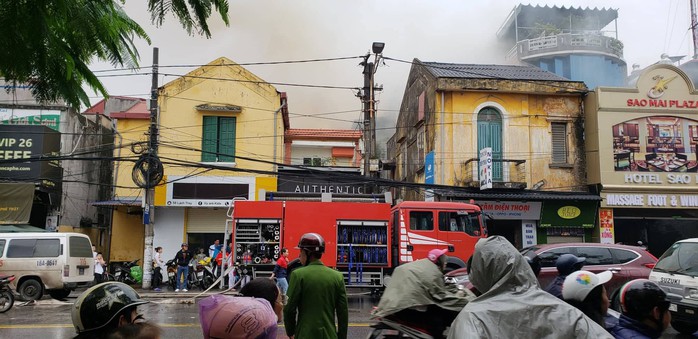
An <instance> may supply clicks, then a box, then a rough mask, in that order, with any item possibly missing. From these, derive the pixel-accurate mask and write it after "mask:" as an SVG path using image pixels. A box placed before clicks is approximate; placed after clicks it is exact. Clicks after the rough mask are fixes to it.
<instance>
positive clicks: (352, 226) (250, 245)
mask: <svg viewBox="0 0 698 339" xmlns="http://www.w3.org/2000/svg"><path fill="white" fill-rule="evenodd" d="M270 193H271V192H270ZM270 193H267V194H264V196H265V197H267V198H269V197H274V198H273V199H275V200H272V201H245V200H234V201H233V202H232V203H231V206H230V208H229V210H228V216H229V220H228V223H229V225H230V226H229V227H230V229H231V233H230V234H231V238H232V248H233V251H234V252H235V253H233V255H234V256H235V261H236V262H238V263H239V264H241V265H251V266H252V267H253V271H254V272H255V276H268V275H269V274H270V273H271V271H272V270H273V268H274V264H275V262H276V259H278V257H279V253H280V251H281V249H282V248H287V249H288V250H289V258H291V259H293V258H297V257H298V254H299V253H298V250H297V249H295V246H296V245H297V244H298V239H299V238H300V237H301V235H303V234H304V233H308V232H315V233H318V234H320V235H322V236H323V237H324V238H325V242H326V248H325V254H324V255H323V257H322V261H323V263H324V264H325V265H327V266H329V267H334V268H337V269H338V270H340V271H342V272H343V273H344V274H345V277H346V282H347V286H350V287H351V286H354V287H374V288H380V287H382V286H384V284H386V283H387V281H388V279H389V278H390V274H391V272H392V270H393V268H394V267H396V266H397V265H400V264H402V263H405V262H410V261H413V260H417V259H421V258H426V256H427V252H429V250H431V249H434V248H444V249H448V255H449V258H450V260H449V263H448V267H449V268H450V269H457V268H462V267H465V262H466V261H467V259H468V258H470V256H471V255H472V253H473V249H474V247H475V243H476V242H477V240H478V239H480V238H484V237H486V236H487V229H486V227H485V226H484V225H485V224H484V221H483V219H482V214H481V211H480V207H478V206H477V205H473V204H466V203H456V202H426V201H405V202H400V203H398V204H396V205H394V206H392V205H391V199H390V195H389V193H388V194H387V195H386V198H385V199H382V200H381V202H360V201H361V198H360V197H357V196H351V197H349V196H348V195H345V196H344V197H342V196H341V195H337V196H335V197H330V198H327V196H328V195H325V197H323V200H324V201H307V198H305V197H304V198H293V197H279V196H278V195H277V196H275V195H274V194H273V193H272V194H270ZM330 196H331V195H330ZM298 199H300V200H298ZM369 199H374V200H375V196H370V197H369ZM328 200H331V201H328ZM342 200H344V201H342ZM347 200H348V201H347ZM357 201H359V202H357Z"/></svg>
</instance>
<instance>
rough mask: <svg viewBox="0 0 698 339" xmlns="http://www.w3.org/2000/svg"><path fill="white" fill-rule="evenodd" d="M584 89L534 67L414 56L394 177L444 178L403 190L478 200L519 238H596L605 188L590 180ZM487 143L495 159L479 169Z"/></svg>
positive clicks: (523, 241)
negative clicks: (593, 187)
mask: <svg viewBox="0 0 698 339" xmlns="http://www.w3.org/2000/svg"><path fill="white" fill-rule="evenodd" d="M585 92H586V86H585V85H584V84H583V83H582V82H577V81H570V80H567V79H565V78H562V77H559V76H557V75H555V74H553V73H549V72H546V71H543V70H541V69H539V68H536V67H531V66H506V65H466V64H446V63H437V62H421V61H419V60H417V59H415V60H414V63H413V66H412V69H411V71H410V75H409V77H408V81H407V86H406V89H405V94H404V96H403V101H402V105H401V108H400V114H399V117H398V119H397V128H396V133H395V135H394V136H393V137H392V138H391V139H390V140H389V144H388V147H387V149H388V152H389V159H391V160H393V161H392V162H393V163H394V166H395V169H394V176H393V178H394V179H396V180H401V181H407V182H414V183H426V184H434V185H441V186H435V187H434V188H433V189H432V190H426V191H416V190H412V189H406V190H402V191H398V192H396V196H398V197H399V198H402V199H405V200H424V199H427V200H429V199H437V200H461V201H469V200H470V199H473V200H474V201H475V202H476V203H478V204H480V205H481V207H483V209H484V210H485V211H486V212H488V213H489V214H491V215H492V216H493V217H494V221H492V222H490V224H489V227H490V234H500V235H503V236H506V237H507V238H508V239H509V240H510V241H511V242H512V243H513V244H515V245H517V247H524V246H529V245H534V244H536V243H541V242H555V241H571V240H583V239H584V238H585V237H586V238H587V240H589V239H590V238H591V234H592V232H591V231H590V230H591V229H593V227H594V225H595V215H596V210H597V205H598V200H599V196H598V195H596V194H589V193H588V188H587V186H586V181H585V173H584V172H585V169H586V168H585V165H584V160H583V159H584V151H583V145H584V142H583V134H582V123H583V121H582V108H583V106H582V100H583V95H584V93H585ZM487 148H490V149H491V152H490V154H491V159H492V162H491V163H490V165H489V167H488V172H489V175H484V174H483V175H482V176H481V175H480V174H481V172H480V164H479V160H485V158H486V157H484V156H483V157H480V151H481V150H483V149H487ZM483 173H484V172H483ZM481 179H482V180H483V181H484V182H483V185H481ZM486 179H487V180H490V181H491V186H490V187H488V188H487V189H485V188H486V187H487V184H486V183H487V180H486ZM566 210H571V211H573V212H574V213H571V214H565V213H562V212H561V211H563V212H564V211H566ZM575 214H577V215H575ZM563 215H564V217H563ZM570 236H571V237H570Z"/></svg>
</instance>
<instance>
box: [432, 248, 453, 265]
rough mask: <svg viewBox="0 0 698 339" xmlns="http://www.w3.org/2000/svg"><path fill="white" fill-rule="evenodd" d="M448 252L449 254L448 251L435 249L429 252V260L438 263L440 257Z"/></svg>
mask: <svg viewBox="0 0 698 339" xmlns="http://www.w3.org/2000/svg"><path fill="white" fill-rule="evenodd" d="M446 252H448V250H447V249H443V250H440V249H438V248H435V249H433V250H431V251H429V254H427V259H429V260H430V261H431V262H433V263H436V262H437V261H438V260H439V257H441V256H442V255H444V254H446Z"/></svg>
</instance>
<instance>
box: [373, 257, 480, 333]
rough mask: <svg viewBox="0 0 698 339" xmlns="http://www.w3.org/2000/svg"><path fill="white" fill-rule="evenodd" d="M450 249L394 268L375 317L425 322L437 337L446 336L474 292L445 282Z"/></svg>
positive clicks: (374, 314)
mask: <svg viewBox="0 0 698 339" xmlns="http://www.w3.org/2000/svg"><path fill="white" fill-rule="evenodd" d="M446 252H448V250H447V249H433V250H431V251H429V254H428V255H427V257H426V258H424V259H419V260H415V261H413V262H409V263H406V264H402V265H400V266H398V267H396V268H395V270H394V271H393V274H392V276H391V279H394V280H392V281H397V282H399V283H396V284H389V285H388V286H387V287H386V288H385V291H384V292H383V296H382V297H381V300H380V302H379V303H378V306H377V307H376V309H375V310H374V311H373V316H374V317H377V318H385V317H387V316H393V317H394V318H396V319H400V320H405V321H407V322H412V323H419V324H424V329H426V330H427V331H428V332H429V334H430V335H431V336H432V337H434V338H443V336H444V330H445V329H446V328H447V327H448V326H450V325H451V323H452V322H453V319H455V318H456V316H457V315H458V312H460V310H462V309H463V306H465V305H466V304H467V303H468V301H469V300H471V299H472V298H473V297H475V295H474V294H464V293H467V292H463V293H458V292H459V291H458V289H457V287H456V286H455V285H449V286H447V285H446V284H445V283H444V270H445V269H446V263H447V262H448V256H447V255H446Z"/></svg>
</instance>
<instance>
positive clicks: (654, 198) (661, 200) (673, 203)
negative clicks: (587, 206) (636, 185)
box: [601, 193, 698, 208]
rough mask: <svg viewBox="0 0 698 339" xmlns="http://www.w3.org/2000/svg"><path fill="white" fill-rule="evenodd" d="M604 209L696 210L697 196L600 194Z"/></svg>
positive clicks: (697, 205)
mask: <svg viewBox="0 0 698 339" xmlns="http://www.w3.org/2000/svg"><path fill="white" fill-rule="evenodd" d="M602 198H603V201H602V203H601V205H602V206H604V207H632V208H696V207H698V194H627V193H605V194H602Z"/></svg>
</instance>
